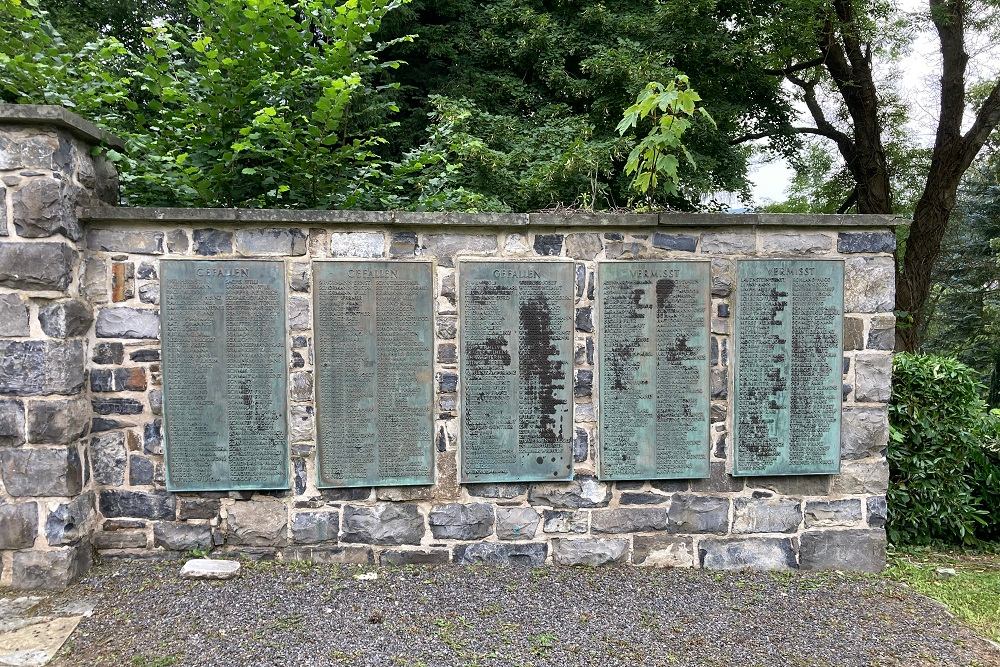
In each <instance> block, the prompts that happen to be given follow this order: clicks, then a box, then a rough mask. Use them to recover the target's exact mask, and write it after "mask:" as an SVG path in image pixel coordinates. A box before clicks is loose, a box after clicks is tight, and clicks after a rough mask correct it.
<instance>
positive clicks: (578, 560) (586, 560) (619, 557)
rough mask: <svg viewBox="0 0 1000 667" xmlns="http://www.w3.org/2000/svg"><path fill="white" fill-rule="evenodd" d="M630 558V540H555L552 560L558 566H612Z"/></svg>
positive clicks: (585, 538)
mask: <svg viewBox="0 0 1000 667" xmlns="http://www.w3.org/2000/svg"><path fill="white" fill-rule="evenodd" d="M627 557H628V540H625V539H617V538H609V539H603V538H587V537H584V538H577V539H567V538H559V537H557V538H555V539H553V540H552V560H553V561H554V562H555V563H556V564H558V565H587V566H590V567H597V566H599V565H611V564H616V563H622V562H624V561H625V560H626V559H627Z"/></svg>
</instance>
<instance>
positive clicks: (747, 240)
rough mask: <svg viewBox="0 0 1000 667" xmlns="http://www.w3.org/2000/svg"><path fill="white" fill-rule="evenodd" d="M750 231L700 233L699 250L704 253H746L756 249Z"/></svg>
mask: <svg viewBox="0 0 1000 667" xmlns="http://www.w3.org/2000/svg"><path fill="white" fill-rule="evenodd" d="M756 245H757V244H756V239H755V238H754V234H753V232H751V231H745V232H744V231H740V232H705V233H703V234H702V235H701V251H702V252H703V253H705V254H706V255H746V254H753V252H754V251H755V250H756Z"/></svg>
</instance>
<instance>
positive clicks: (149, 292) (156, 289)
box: [139, 282, 160, 306]
mask: <svg viewBox="0 0 1000 667" xmlns="http://www.w3.org/2000/svg"><path fill="white" fill-rule="evenodd" d="M139 301H142V302H143V303H148V304H151V305H154V306H158V305H160V283H158V282H157V283H146V284H145V285H140V286H139Z"/></svg>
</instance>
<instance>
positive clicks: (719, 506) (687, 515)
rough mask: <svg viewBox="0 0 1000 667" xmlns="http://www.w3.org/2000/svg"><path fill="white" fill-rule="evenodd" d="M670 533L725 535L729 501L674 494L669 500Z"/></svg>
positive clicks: (727, 526) (727, 523) (727, 525)
mask: <svg viewBox="0 0 1000 667" xmlns="http://www.w3.org/2000/svg"><path fill="white" fill-rule="evenodd" d="M669 516H670V527H669V529H670V531H671V532H675V533H726V532H728V531H729V499H728V498H713V497H711V496H689V495H686V494H674V496H673V497H672V498H671V499H670V510H669Z"/></svg>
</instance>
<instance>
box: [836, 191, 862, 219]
mask: <svg viewBox="0 0 1000 667" xmlns="http://www.w3.org/2000/svg"><path fill="white" fill-rule="evenodd" d="M857 203H858V186H856V185H855V186H854V189H853V190H851V194H850V195H849V196H848V197H847V199H845V200H844V203H843V204H841V205H840V206H838V207H837V213H847V211H848V210H849V209H850V208H851V207H852V206H854V205H855V204H857Z"/></svg>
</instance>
